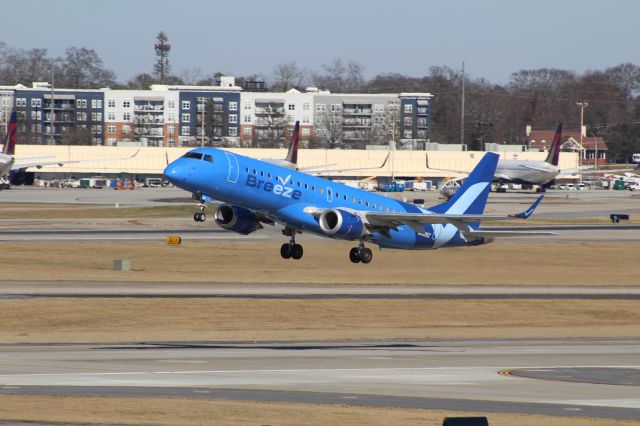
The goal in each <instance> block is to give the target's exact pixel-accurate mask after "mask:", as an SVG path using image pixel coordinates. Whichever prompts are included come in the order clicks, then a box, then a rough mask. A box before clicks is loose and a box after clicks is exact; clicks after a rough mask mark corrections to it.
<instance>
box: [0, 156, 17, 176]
mask: <svg viewBox="0 0 640 426" xmlns="http://www.w3.org/2000/svg"><path fill="white" fill-rule="evenodd" d="M13 163H15V158H14V156H13V155H6V154H0V177H4V176H6V175H8V174H9V172H10V171H11V168H12V167H13Z"/></svg>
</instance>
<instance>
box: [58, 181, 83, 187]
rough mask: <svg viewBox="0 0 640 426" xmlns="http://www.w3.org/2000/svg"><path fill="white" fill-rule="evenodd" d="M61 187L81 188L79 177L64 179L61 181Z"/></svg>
mask: <svg viewBox="0 0 640 426" xmlns="http://www.w3.org/2000/svg"><path fill="white" fill-rule="evenodd" d="M59 185H60V188H80V181H79V180H78V179H63V180H61V181H60V184H59Z"/></svg>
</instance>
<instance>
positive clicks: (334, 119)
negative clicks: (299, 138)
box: [316, 111, 344, 149]
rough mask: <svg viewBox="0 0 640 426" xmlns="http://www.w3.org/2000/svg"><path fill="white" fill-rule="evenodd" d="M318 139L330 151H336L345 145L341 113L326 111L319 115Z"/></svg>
mask: <svg viewBox="0 0 640 426" xmlns="http://www.w3.org/2000/svg"><path fill="white" fill-rule="evenodd" d="M316 139H317V140H318V141H319V142H320V143H321V144H322V145H323V146H324V147H325V148H328V149H335V148H338V147H340V146H342V145H343V142H344V127H343V118H342V113H341V112H340V111H325V112H322V113H320V114H319V115H318V117H317V121H316Z"/></svg>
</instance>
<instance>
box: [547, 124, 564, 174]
mask: <svg viewBox="0 0 640 426" xmlns="http://www.w3.org/2000/svg"><path fill="white" fill-rule="evenodd" d="M561 146H562V123H560V124H558V128H557V129H556V134H555V135H553V142H551V148H550V149H549V154H548V155H547V159H546V160H545V161H546V162H547V163H549V164H553V165H554V166H557V165H558V160H560V147H561Z"/></svg>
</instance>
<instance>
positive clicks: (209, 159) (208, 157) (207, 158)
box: [204, 154, 213, 163]
mask: <svg viewBox="0 0 640 426" xmlns="http://www.w3.org/2000/svg"><path fill="white" fill-rule="evenodd" d="M204 161H208V162H210V163H213V157H212V156H211V155H209V154H205V155H204Z"/></svg>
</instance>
